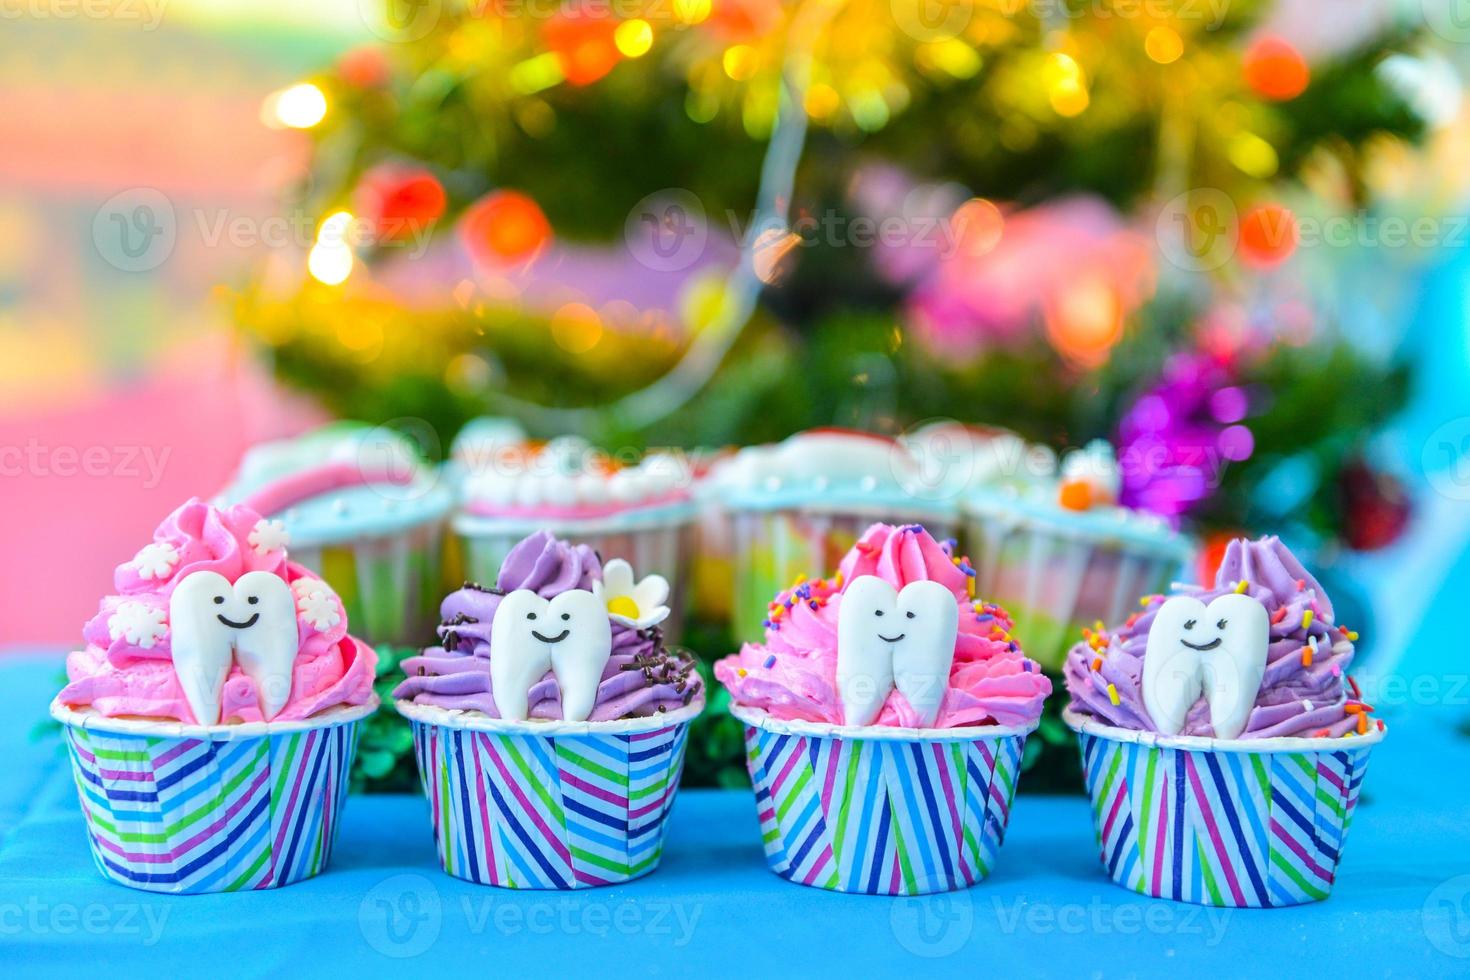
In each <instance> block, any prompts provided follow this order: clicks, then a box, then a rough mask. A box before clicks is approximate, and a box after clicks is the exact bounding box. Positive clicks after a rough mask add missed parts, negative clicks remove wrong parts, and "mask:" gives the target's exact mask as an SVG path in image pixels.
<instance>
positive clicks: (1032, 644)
mask: <svg viewBox="0 0 1470 980" xmlns="http://www.w3.org/2000/svg"><path fill="white" fill-rule="evenodd" d="M974 449H975V451H976V452H977V453H978V456H979V459H978V460H977V462H976V464H975V465H976V469H977V472H980V473H983V474H986V476H985V478H983V479H981V480H978V481H977V483H976V485H975V486H974V487H973V489H971V490H970V491H969V492H968V493H967V495H966V496H965V499H964V502H963V504H962V505H961V509H962V511H963V513H964V518H965V520H964V534H965V547H966V548H967V549H968V550H969V552H970V555H971V557H973V558H974V560H975V570H976V573H977V574H978V576H979V580H978V583H977V585H978V588H979V589H980V591H981V593H982V594H984V595H987V596H990V597H991V598H993V599H994V600H995V601H996V602H1000V603H1002V604H1003V605H1005V607H1006V608H1007V609H1009V610H1011V613H1012V615H1014V616H1015V619H1016V634H1017V635H1018V636H1020V637H1022V638H1023V639H1024V640H1025V641H1026V649H1027V650H1028V651H1029V652H1030V653H1031V654H1032V655H1033V656H1034V657H1036V659H1037V660H1038V661H1040V662H1041V664H1042V665H1043V666H1045V667H1046V668H1047V669H1048V670H1056V669H1059V668H1060V667H1061V665H1062V660H1063V658H1064V657H1065V656H1066V652H1067V648H1068V646H1070V645H1071V642H1072V640H1073V638H1075V637H1076V636H1077V632H1078V630H1080V629H1081V628H1082V627H1084V626H1095V625H1096V624H1098V623H1113V622H1117V621H1118V620H1120V619H1122V618H1123V617H1124V616H1126V615H1127V614H1128V611H1129V608H1130V607H1131V605H1132V603H1133V602H1134V600H1135V599H1136V597H1138V596H1140V595H1145V594H1148V593H1152V592H1158V591H1159V590H1161V589H1163V588H1165V587H1166V586H1167V585H1168V584H1169V582H1171V581H1172V580H1174V579H1175V578H1177V577H1179V571H1180V569H1181V568H1182V567H1183V566H1184V565H1185V563H1186V562H1187V561H1188V560H1189V557H1190V554H1191V551H1192V548H1191V545H1190V543H1189V540H1188V539H1187V538H1185V537H1184V536H1183V535H1181V534H1179V533H1178V532H1177V531H1175V530H1174V529H1173V528H1171V527H1170V526H1169V524H1168V523H1167V522H1166V521H1164V520H1163V519H1162V518H1160V517H1157V516H1155V515H1153V514H1149V513H1147V512H1144V511H1138V510H1131V509H1129V508H1127V507H1122V506H1119V504H1118V503H1117V500H1118V485H1119V469H1118V462H1117V460H1116V459H1115V458H1114V456H1113V450H1112V448H1111V447H1110V446H1109V445H1108V444H1107V443H1106V442H1102V441H1096V442H1093V443H1091V444H1089V445H1088V446H1087V447H1086V448H1085V449H1082V450H1076V451H1073V452H1072V453H1069V454H1068V455H1067V456H1065V457H1064V458H1063V460H1062V463H1061V467H1060V470H1059V471H1052V472H1046V471H1045V469H1044V461H1045V459H1046V457H1047V455H1048V454H1047V453H1045V452H1042V453H1036V452H1032V451H1030V450H1029V449H1028V448H1027V447H1026V446H1025V444H1024V443H1022V442H1021V441H1020V440H1019V439H1018V438H1017V437H1015V436H1013V435H1010V434H1009V433H1002V434H999V435H996V436H993V437H991V438H989V439H988V440H980V441H977V442H976V443H975V444H974Z"/></svg>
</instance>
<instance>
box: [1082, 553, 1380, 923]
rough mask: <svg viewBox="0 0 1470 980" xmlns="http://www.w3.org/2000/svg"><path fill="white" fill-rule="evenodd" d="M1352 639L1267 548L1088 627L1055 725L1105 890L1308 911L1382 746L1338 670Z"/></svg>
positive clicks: (1346, 662)
mask: <svg viewBox="0 0 1470 980" xmlns="http://www.w3.org/2000/svg"><path fill="white" fill-rule="evenodd" d="M1357 638H1358V634H1357V633H1356V632H1355V631H1353V630H1351V629H1349V628H1348V627H1347V626H1345V625H1342V624H1340V623H1338V622H1337V620H1336V614H1335V610H1334V608H1333V604H1332V600H1331V599H1330V598H1329V597H1328V595H1327V593H1326V592H1325V591H1324V590H1323V588H1322V586H1321V584H1320V583H1319V582H1318V581H1317V579H1316V578H1314V577H1313V575H1312V574H1311V573H1310V572H1308V571H1307V570H1306V569H1305V568H1303V567H1302V565H1301V563H1300V562H1299V561H1298V560H1297V559H1296V557H1295V556H1294V555H1293V554H1292V553H1291V552H1290V551H1289V550H1288V549H1287V548H1286V546H1285V545H1284V544H1282V543H1281V541H1280V539H1278V538H1275V537H1264V538H1260V539H1259V540H1255V541H1250V540H1247V539H1244V538H1239V539H1236V540H1233V541H1231V542H1230V544H1229V545H1228V546H1227V548H1226V551H1225V556H1224V560H1223V561H1222V562H1221V563H1220V567H1219V571H1218V573H1217V574H1216V576H1215V580H1214V584H1213V586H1208V587H1206V586H1180V587H1178V588H1177V589H1176V590H1174V591H1173V592H1172V593H1171V594H1169V595H1151V596H1145V597H1144V598H1143V602H1142V608H1141V609H1138V610H1136V611H1135V612H1134V613H1133V614H1132V615H1130V616H1129V617H1128V618H1127V619H1125V620H1123V621H1121V622H1119V623H1116V624H1114V625H1113V626H1112V627H1109V628H1108V629H1106V630H1103V631H1098V632H1092V631H1089V635H1088V636H1087V637H1086V638H1085V639H1084V640H1083V641H1082V642H1080V643H1078V644H1076V645H1075V646H1074V647H1073V648H1072V650H1071V651H1070V652H1069V653H1068V655H1067V663H1066V684H1067V692H1068V694H1070V695H1071V705H1070V707H1069V708H1068V709H1067V710H1066V711H1065V712H1064V714H1063V718H1064V720H1065V721H1066V722H1067V724H1068V725H1069V726H1071V727H1072V729H1073V730H1075V731H1076V732H1077V733H1078V738H1079V739H1080V741H1081V745H1082V765H1083V776H1084V778H1085V780H1086V782H1087V787H1088V791H1089V792H1090V793H1091V796H1092V803H1093V815H1094V819H1095V829H1096V831H1097V838H1098V843H1099V846H1100V849H1101V857H1102V861H1103V865H1104V867H1106V868H1107V871H1108V874H1109V876H1110V877H1111V878H1112V879H1113V880H1114V881H1115V882H1116V883H1117V884H1119V885H1122V886H1123V887H1125V888H1129V889H1132V890H1133V891H1136V892H1140V893H1142V894H1145V895H1153V896H1156V897H1162V898H1171V899H1175V900H1176V901H1184V902H1194V903H1197V904H1203V905H1218V906H1228V907H1251V908H1259V907H1272V906H1281V905H1296V904H1299V903H1302V902H1312V901H1318V900H1320V899H1323V898H1326V897H1327V894H1328V892H1329V891H1330V890H1331V888H1332V885H1333V882H1334V880H1335V878H1336V873H1337V866H1338V862H1339V860H1340V859H1341V856H1342V849H1343V845H1344V843H1345V841H1346V838H1347V832H1348V827H1349V826H1350V824H1351V822H1352V819H1353V814H1354V811H1355V809H1356V806H1357V802H1358V795H1359V792H1360V790H1361V788H1362V781H1363V776H1364V774H1365V772H1366V770H1367V765H1368V756H1369V754H1370V751H1371V749H1372V747H1373V746H1374V745H1375V744H1377V743H1378V742H1379V741H1380V740H1381V739H1382V737H1383V732H1384V724H1383V722H1382V721H1378V720H1376V719H1374V718H1373V717H1371V716H1372V713H1373V710H1374V709H1373V706H1372V705H1370V704H1367V703H1365V702H1364V701H1363V699H1362V698H1361V696H1360V695H1359V691H1358V687H1357V685H1356V683H1354V682H1353V680H1352V678H1351V677H1349V676H1348V673H1347V671H1348V668H1349V667H1350V666H1351V664H1352V660H1353V654H1354V648H1353V644H1354V641H1356V640H1357Z"/></svg>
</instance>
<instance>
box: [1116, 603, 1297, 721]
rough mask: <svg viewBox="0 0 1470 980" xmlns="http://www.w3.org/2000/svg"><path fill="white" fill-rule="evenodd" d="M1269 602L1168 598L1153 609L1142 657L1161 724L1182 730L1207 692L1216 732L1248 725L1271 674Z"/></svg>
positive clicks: (1151, 708) (1146, 695) (1151, 705)
mask: <svg viewBox="0 0 1470 980" xmlns="http://www.w3.org/2000/svg"><path fill="white" fill-rule="evenodd" d="M1270 629H1271V625H1270V616H1269V615H1268V614H1267V612H1266V607H1265V606H1263V605H1261V603H1260V602H1259V601H1258V600H1256V599H1253V598H1251V597H1250V596H1248V595H1244V594H1237V593H1233V592H1232V593H1229V594H1226V595H1222V596H1217V597H1216V598H1215V599H1214V600H1213V601H1211V602H1210V604H1209V605H1208V606H1206V605H1205V604H1204V603H1203V602H1202V601H1200V600H1199V599H1197V598H1195V597H1194V596H1175V597H1174V598H1172V599H1169V600H1168V601H1167V602H1165V603H1164V604H1163V605H1162V606H1160V607H1159V611H1158V613H1157V614H1155V616H1154V621H1153V625H1152V626H1150V627H1149V631H1148V646H1147V648H1146V650H1145V651H1144V659H1143V706H1144V707H1145V708H1147V709H1148V713H1149V717H1151V718H1152V719H1153V722H1154V725H1155V727H1157V728H1158V730H1159V731H1160V732H1161V733H1163V734H1165V735H1177V734H1178V733H1179V732H1180V731H1181V730H1183V728H1184V722H1185V719H1186V716H1187V715H1188V714H1189V709H1190V707H1191V706H1193V704H1194V703H1195V701H1197V700H1199V698H1200V696H1201V695H1203V696H1204V698H1205V700H1206V702H1208V704H1209V707H1210V727H1211V728H1212V729H1213V730H1214V732H1215V737H1216V738H1236V737H1237V736H1239V735H1240V733H1241V732H1243V731H1244V730H1245V726H1246V722H1247V721H1248V720H1249V718H1250V713H1251V709H1252V708H1253V707H1254V705H1255V701H1256V695H1257V693H1258V692H1259V691H1260V689H1261V680H1262V678H1264V677H1265V674H1266V650H1267V647H1268V646H1269V644H1270Z"/></svg>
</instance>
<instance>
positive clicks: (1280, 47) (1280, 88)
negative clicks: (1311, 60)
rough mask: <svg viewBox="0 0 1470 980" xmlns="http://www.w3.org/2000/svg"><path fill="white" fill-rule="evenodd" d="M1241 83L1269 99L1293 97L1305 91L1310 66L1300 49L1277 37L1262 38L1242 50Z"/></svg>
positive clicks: (1276, 99) (1275, 100) (1310, 77)
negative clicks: (1242, 74)
mask: <svg viewBox="0 0 1470 980" xmlns="http://www.w3.org/2000/svg"><path fill="white" fill-rule="evenodd" d="M1242 70H1243V71H1244V73H1245V83H1246V84H1247V85H1249V86H1250V87H1251V90H1252V91H1254V92H1255V93H1256V94H1257V95H1259V96H1261V98H1263V99H1270V100H1272V101H1273V102H1284V101H1286V100H1287V99H1294V98H1296V97H1297V96H1298V95H1301V94H1302V92H1304V91H1306V88H1307V84H1308V83H1309V82H1311V80H1312V69H1311V68H1310V67H1308V65H1307V59H1305V58H1303V57H1302V55H1301V52H1300V51H1298V50H1297V49H1296V48H1294V47H1292V46H1291V44H1289V43H1288V42H1286V41H1283V40H1282V39H1281V38H1279V37H1262V38H1258V39H1257V40H1255V41H1252V42H1251V45H1250V47H1248V48H1246V49H1245V59H1244V63H1243V65H1242Z"/></svg>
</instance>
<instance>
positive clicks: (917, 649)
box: [893, 581, 960, 728]
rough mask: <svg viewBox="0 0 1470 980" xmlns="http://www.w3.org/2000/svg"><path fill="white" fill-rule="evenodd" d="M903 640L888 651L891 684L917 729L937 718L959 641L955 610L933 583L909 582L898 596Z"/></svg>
mask: <svg viewBox="0 0 1470 980" xmlns="http://www.w3.org/2000/svg"><path fill="white" fill-rule="evenodd" d="M898 617H899V623H900V624H901V625H902V626H903V628H904V638H903V639H902V640H901V641H900V642H898V643H895V644H894V645H893V682H894V684H895V685H896V686H897V687H898V692H899V693H900V694H902V695H903V696H904V698H905V700H907V701H908V703H909V705H910V707H912V708H913V709H914V710H915V711H917V712H918V713H919V727H920V728H929V727H931V726H932V725H933V724H934V720H935V719H936V718H937V717H939V703H940V702H941V701H943V700H944V691H945V689H946V688H947V687H948V686H949V668H950V666H951V665H952V664H953V663H954V648H955V643H956V641H957V640H958V639H959V631H960V607H959V605H958V603H957V602H956V601H955V597H954V593H953V592H951V591H949V589H947V588H945V587H944V586H942V585H940V584H939V583H938V582H927V581H925V582H910V583H909V584H908V585H905V586H904V587H903V591H902V592H900V593H899V594H898Z"/></svg>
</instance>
